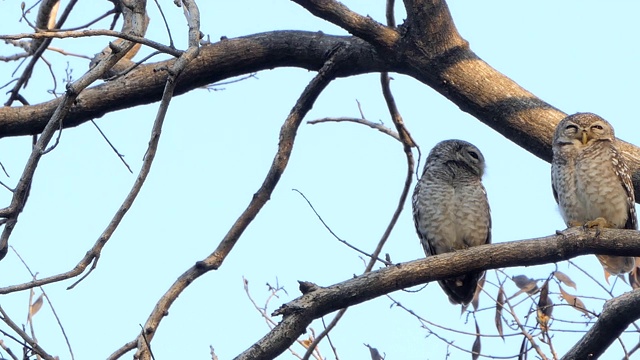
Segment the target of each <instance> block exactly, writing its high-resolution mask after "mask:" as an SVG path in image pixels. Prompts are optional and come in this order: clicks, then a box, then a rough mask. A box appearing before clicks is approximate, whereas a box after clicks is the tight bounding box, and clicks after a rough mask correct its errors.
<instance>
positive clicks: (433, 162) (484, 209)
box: [413, 140, 491, 305]
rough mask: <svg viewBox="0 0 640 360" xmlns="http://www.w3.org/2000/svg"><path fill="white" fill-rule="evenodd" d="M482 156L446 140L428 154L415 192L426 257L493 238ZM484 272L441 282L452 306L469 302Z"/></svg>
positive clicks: (416, 216)
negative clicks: (484, 185) (483, 177)
mask: <svg viewBox="0 0 640 360" xmlns="http://www.w3.org/2000/svg"><path fill="white" fill-rule="evenodd" d="M484 167H485V164H484V157H483V156H482V153H481V152H480V150H478V148H477V147H475V146H473V145H472V144H470V143H468V142H466V141H462V140H445V141H442V142H440V143H438V144H437V145H436V146H435V147H434V148H433V149H432V150H431V152H430V153H429V156H428V157H427V163H426V164H425V166H424V171H423V173H422V177H421V178H420V180H419V181H418V184H417V185H416V188H415V190H414V192H413V220H414V222H415V225H416V231H417V232H418V237H419V238H420V242H421V243H422V247H423V248H424V252H425V254H426V255H427V256H430V255H438V254H442V253H447V252H451V251H456V250H461V249H466V248H468V247H470V246H478V245H482V244H488V243H490V242H491V214H490V212H489V202H488V201H487V193H486V192H485V190H484V187H483V186H482V182H481V179H482V174H483V173H484ZM483 275H484V272H474V273H468V274H465V275H462V276H458V277H456V278H452V279H446V280H441V281H439V283H440V286H441V287H442V289H443V290H444V292H445V293H446V294H447V296H449V301H451V303H453V304H463V305H467V304H468V303H469V302H470V301H471V300H472V299H473V296H474V293H475V291H476V287H477V284H478V280H479V279H480V278H481V277H482V276H483Z"/></svg>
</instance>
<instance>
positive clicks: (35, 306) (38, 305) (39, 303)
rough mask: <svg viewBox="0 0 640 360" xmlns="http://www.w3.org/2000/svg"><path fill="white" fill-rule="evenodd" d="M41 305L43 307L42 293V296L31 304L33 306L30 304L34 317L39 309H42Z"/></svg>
mask: <svg viewBox="0 0 640 360" xmlns="http://www.w3.org/2000/svg"><path fill="white" fill-rule="evenodd" d="M41 307H42V294H40V296H38V298H37V299H36V301H35V302H34V303H33V304H31V306H29V316H30V317H33V315H35V314H36V313H37V312H38V311H40V308H41Z"/></svg>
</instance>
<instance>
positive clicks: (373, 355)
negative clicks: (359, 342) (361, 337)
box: [364, 344, 384, 360]
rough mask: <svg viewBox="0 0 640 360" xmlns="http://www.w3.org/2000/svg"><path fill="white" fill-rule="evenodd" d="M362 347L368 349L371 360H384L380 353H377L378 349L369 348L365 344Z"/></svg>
mask: <svg viewBox="0 0 640 360" xmlns="http://www.w3.org/2000/svg"><path fill="white" fill-rule="evenodd" d="M364 345H365V346H366V347H368V348H369V354H370V355H371V360H384V357H383V356H382V355H380V352H379V351H378V349H376V348H374V347H372V346H369V345H367V344H364Z"/></svg>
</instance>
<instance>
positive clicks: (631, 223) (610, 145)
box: [551, 113, 638, 275]
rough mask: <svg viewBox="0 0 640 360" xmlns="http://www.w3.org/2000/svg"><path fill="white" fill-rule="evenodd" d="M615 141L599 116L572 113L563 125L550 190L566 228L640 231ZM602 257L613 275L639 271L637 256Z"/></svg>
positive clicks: (555, 147) (627, 176)
mask: <svg viewBox="0 0 640 360" xmlns="http://www.w3.org/2000/svg"><path fill="white" fill-rule="evenodd" d="M614 140H615V135H614V133H613V127H611V124H609V123H608V122H607V121H606V120H604V119H603V118H601V117H600V116H598V115H595V114H591V113H577V114H573V115H570V116H567V117H566V118H564V119H563V120H562V121H560V123H559V124H558V126H557V128H556V132H555V135H554V137H553V161H552V164H551V185H552V187H553V196H554V197H555V199H556V202H557V203H558V205H559V206H560V212H561V213H562V217H563V218H564V221H565V223H566V224H567V226H588V227H606V228H614V229H634V230H637V229H638V219H637V218H636V211H635V198H634V194H633V183H632V182H631V176H630V174H629V168H627V166H626V165H625V163H624V159H623V158H622V156H621V155H620V153H619V152H618V150H617V149H616V147H615V141H614ZM597 257H598V260H600V263H602V266H603V267H604V269H605V271H606V272H608V273H609V274H612V275H617V274H624V273H627V272H629V271H631V270H632V269H633V267H634V259H633V257H625V256H605V255H597Z"/></svg>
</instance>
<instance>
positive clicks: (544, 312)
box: [536, 280, 553, 333]
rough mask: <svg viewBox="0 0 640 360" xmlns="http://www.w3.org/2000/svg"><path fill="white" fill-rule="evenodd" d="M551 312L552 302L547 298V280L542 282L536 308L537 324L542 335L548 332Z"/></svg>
mask: <svg viewBox="0 0 640 360" xmlns="http://www.w3.org/2000/svg"><path fill="white" fill-rule="evenodd" d="M552 312H553V301H551V299H550V298H549V280H547V281H545V282H544V285H542V289H541V290H540V298H539V299H538V308H537V309H536V313H537V320H538V324H540V330H542V332H543V333H546V332H548V331H549V320H551V313H552Z"/></svg>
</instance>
